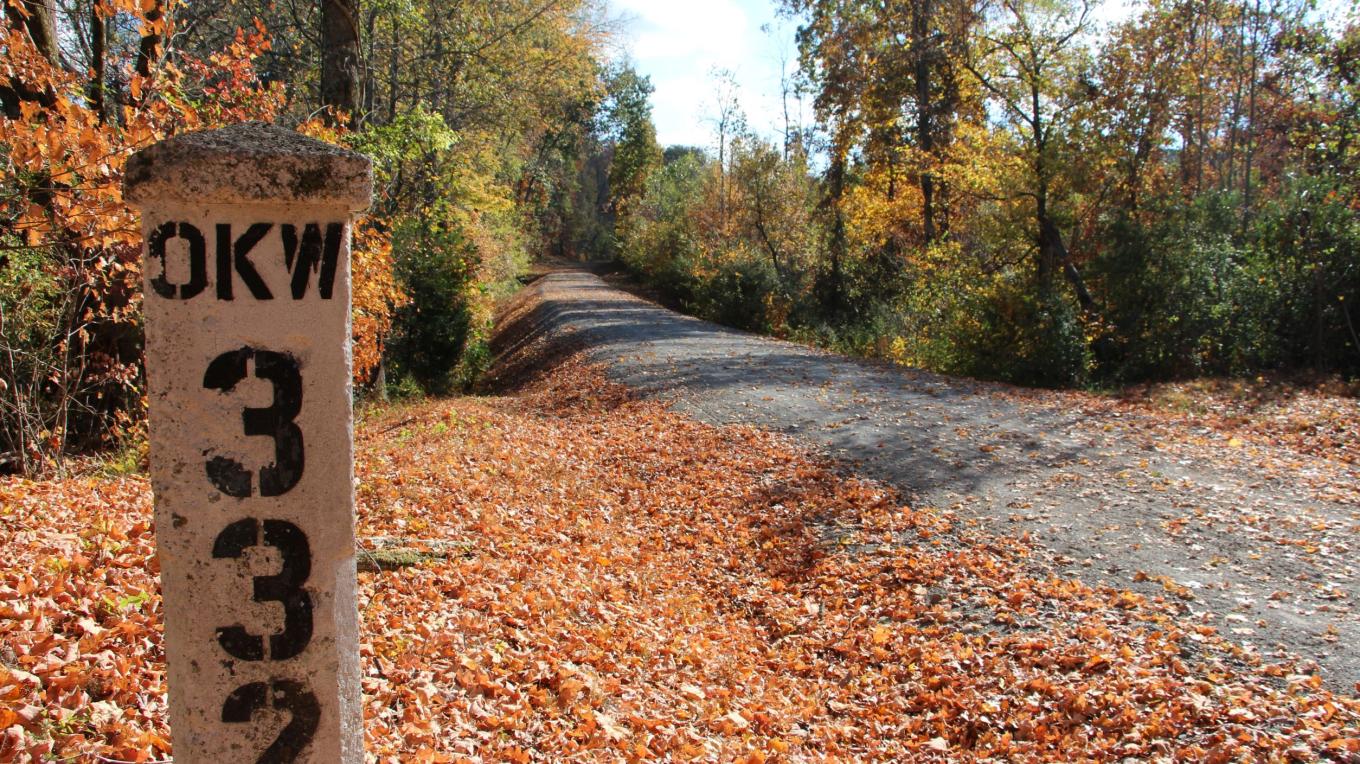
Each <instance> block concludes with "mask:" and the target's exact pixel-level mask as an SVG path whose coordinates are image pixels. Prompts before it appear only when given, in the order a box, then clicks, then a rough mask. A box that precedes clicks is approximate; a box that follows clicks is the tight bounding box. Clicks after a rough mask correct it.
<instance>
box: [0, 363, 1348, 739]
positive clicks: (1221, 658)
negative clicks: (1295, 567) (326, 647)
mask: <svg viewBox="0 0 1360 764" xmlns="http://www.w3.org/2000/svg"><path fill="white" fill-rule="evenodd" d="M358 474H359V478H360V482H359V488H358V498H359V533H360V537H361V539H391V538H400V539H403V540H404V543H409V544H412V545H414V546H415V547H416V548H419V547H420V544H421V540H425V542H426V543H428V544H429V545H430V546H431V547H434V546H437V547H438V548H439V550H441V553H440V554H439V555H431V556H429V557H428V558H427V559H425V560H423V561H421V562H420V563H419V564H413V565H404V566H401V567H397V568H396V569H393V570H385V571H380V572H366V573H362V574H361V575H360V587H361V592H360V607H361V614H362V647H361V660H362V666H363V692H364V715H365V737H366V744H367V748H368V752H369V759H370V760H373V761H380V762H411V761H414V762H454V761H511V762H515V761H521V762H524V761H558V760H567V759H571V760H598V761H647V760H677V761H683V760H695V761H746V762H763V761H849V760H856V761H891V760H911V761H932V760H934V761H958V760H977V761H986V760H993V761H1085V760H1089V761H1099V760H1120V759H1130V760H1154V761H1155V760H1162V761H1179V760H1197V761H1223V762H1228V761H1241V760H1267V761H1316V760H1320V759H1330V760H1335V761H1357V760H1360V699H1357V698H1356V697H1354V696H1352V697H1343V696H1341V695H1338V694H1335V693H1332V692H1329V691H1327V690H1326V689H1324V688H1323V687H1322V682H1321V679H1320V677H1319V676H1317V675H1316V674H1314V673H1309V672H1308V671H1307V670H1306V669H1307V666H1306V664H1296V663H1294V662H1291V661H1288V660H1285V661H1279V662H1275V663H1267V662H1262V661H1261V659H1259V658H1258V657H1256V655H1255V654H1254V653H1252V652H1249V651H1244V650H1242V649H1241V648H1239V647H1237V646H1235V645H1234V644H1233V643H1232V642H1231V641H1229V640H1225V639H1223V638H1221V637H1220V635H1219V634H1218V633H1217V632H1216V631H1215V630H1214V629H1213V628H1211V627H1209V626H1206V625H1204V624H1200V623H1192V622H1182V621H1180V620H1178V618H1177V616H1176V609H1175V608H1174V607H1171V606H1170V604H1169V603H1164V602H1161V601H1158V600H1156V599H1151V598H1148V597H1146V596H1144V595H1139V594H1136V593H1132V592H1127V591H1121V590H1117V589H1111V588H1092V587H1090V586H1087V585H1085V584H1082V583H1081V582H1079V581H1077V580H1073V579H1068V578H1061V577H1056V576H1052V575H1045V574H1039V575H1036V574H1035V572H1034V571H1035V570H1036V568H1034V567H1033V566H1031V565H1030V564H1029V561H1028V557H1029V554H1030V550H1029V548H1028V547H1027V544H1026V543H1025V542H1024V541H1023V540H1019V539H1014V538H1005V537H1000V536H993V535H985V534H983V533H981V532H978V531H975V530H972V529H969V528H964V527H961V526H962V524H956V523H953V522H952V521H951V517H950V516H949V515H948V514H947V513H942V512H940V511H937V510H933V509H927V508H920V509H913V508H911V507H908V506H905V505H904V504H903V503H902V502H901V500H900V499H899V497H898V496H896V495H895V494H894V493H893V492H892V491H890V490H888V489H886V488H884V487H883V486H881V485H878V484H875V483H872V482H868V481H865V480H861V479H857V478H855V477H854V476H851V475H847V474H845V473H844V472H843V471H842V470H840V469H839V468H838V467H837V466H836V465H835V464H833V463H830V462H828V461H825V460H822V459H820V458H817V457H814V456H812V455H809V454H808V453H807V452H805V451H804V450H802V449H800V448H799V447H796V446H795V445H794V444H792V443H791V442H790V441H788V440H786V439H784V438H782V437H780V436H777V435H774V434H770V433H766V432H762V431H758V430H755V429H751V428H744V427H725V428H715V427H711V426H707V425H703V424H700V423H697V422H695V421H693V420H690V419H687V418H685V417H682V416H679V415H677V414H674V413H671V412H669V411H668V410H666V409H665V408H664V407H663V406H661V405H659V404H656V403H651V402H645V401H640V400H636V399H634V398H632V397H631V396H630V395H629V394H628V393H626V392H625V391H624V390H623V389H622V388H619V387H617V386H614V385H611V384H609V383H607V382H606V381H605V380H604V379H603V377H602V375H601V374H600V373H599V372H598V370H596V369H593V368H591V367H588V366H586V365H585V364H584V363H582V362H581V361H580V360H579V359H567V360H565V361H564V362H562V363H560V364H559V365H557V366H556V367H555V369H554V370H553V371H551V372H549V373H546V374H542V375H540V376H538V377H537V378H536V379H534V380H532V381H531V382H528V383H527V384H525V385H524V386H523V387H522V388H521V389H520V390H519V391H518V392H517V394H515V395H513V396H502V397H487V398H457V399H449V400H439V401H426V402H421V403H416V404H408V405H401V406H394V407H392V408H390V409H387V410H382V411H378V412H375V413H371V414H369V415H368V416H366V417H365V418H364V420H363V421H362V423H361V425H360V427H359V428H358ZM150 509H151V499H150V489H149V486H148V483H147V481H146V480H144V479H142V478H138V477H121V478H100V477H93V476H83V477H75V478H68V479H63V480H47V481H27V480H20V479H6V480H4V481H3V482H0V544H3V548H4V549H5V550H6V557H5V560H4V562H3V563H2V564H0V565H2V567H0V616H2V619H0V759H3V760H7V761H10V760H12V761H41V760H47V759H53V758H57V759H64V758H79V757H81V756H85V757H87V758H93V757H94V756H95V755H98V756H104V757H106V758H110V759H122V760H127V761H148V760H156V759H162V758H165V757H166V756H168V755H170V754H171V749H170V742H169V740H170V730H169V728H168V723H167V719H166V706H165V684H164V664H163V661H164V656H163V654H162V652H161V631H160V614H161V610H160V608H161V604H160V596H159V588H158V582H157V573H156V571H157V568H156V560H155V548H154V533H153V528H152V523H151V515H150Z"/></svg>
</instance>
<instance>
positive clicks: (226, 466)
mask: <svg viewBox="0 0 1360 764" xmlns="http://www.w3.org/2000/svg"><path fill="white" fill-rule="evenodd" d="M371 186H372V169H371V165H370V163H369V161H368V159H367V158H365V157H363V156H361V155H359V154H355V153H352V152H349V151H344V150H342V149H338V148H336V147H334V146H330V145H328V144H325V143H321V142H319V141H315V140H312V139H310V138H305V137H303V136H300V135H298V134H297V133H294V132H292V131H290V130H286V129H283V128H280V127H274V126H271V125H266V124H263V123H247V124H242V125H236V126H234V127H228V128H225V129H222V130H213V131H208V132H201V133H193V134H187V135H182V136H179V137H176V138H172V139H170V140H168V141H165V142H163V143H160V144H158V145H156V146H153V147H151V148H149V149H147V150H145V151H142V152H140V153H139V154H137V155H136V156H134V157H132V158H131V159H130V160H129V161H128V166H127V175H126V181H125V194H126V198H127V200H128V201H129V202H130V203H131V204H133V205H135V206H137V207H138V208H139V209H141V211H142V220H143V230H144V232H145V236H146V250H145V257H144V261H143V262H144V265H143V267H144V271H145V274H144V279H145V297H144V299H145V303H144V305H145V316H146V337H147V346H146V357H147V378H148V389H149V400H150V428H151V481H152V487H153V489H154V491H155V504H156V510H155V514H156V539H157V544H158V549H159V557H160V566H161V582H162V591H163V593H164V614H165V615H164V618H165V644H166V657H167V660H168V662H169V682H170V723H171V729H172V732H173V735H174V746H175V761H176V762H177V764H209V763H211V764H219V763H220V762H233V763H235V762H292V761H298V762H316V763H317V764H321V763H322V762H324V763H325V764H330V763H331V762H343V763H345V764H351V763H357V762H360V761H362V759H363V720H362V712H361V708H360V701H359V651H358V610H357V606H356V601H355V568H354V484H353V472H354V465H353V462H354V457H353V437H352V417H351V413H350V394H351V389H350V258H349V242H350V217H351V215H352V214H353V213H355V212H357V211H360V210H363V209H366V208H367V207H368V204H369V194H370V190H371Z"/></svg>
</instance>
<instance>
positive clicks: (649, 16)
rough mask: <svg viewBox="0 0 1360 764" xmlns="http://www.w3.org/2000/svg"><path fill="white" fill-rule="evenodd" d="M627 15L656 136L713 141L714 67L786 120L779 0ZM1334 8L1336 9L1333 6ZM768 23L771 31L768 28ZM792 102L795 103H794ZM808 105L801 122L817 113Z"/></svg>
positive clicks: (1124, 4)
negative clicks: (647, 84) (649, 89)
mask: <svg viewBox="0 0 1360 764" xmlns="http://www.w3.org/2000/svg"><path fill="white" fill-rule="evenodd" d="M608 3H609V8H610V11H611V15H614V16H616V17H619V18H620V19H621V20H622V21H623V26H624V32H623V35H622V39H621V40H620V42H621V43H622V48H623V50H624V52H625V53H626V54H627V55H628V56H629V57H630V58H631V59H632V61H633V63H634V65H635V66H636V67H637V69H638V71H640V72H641V73H643V74H646V75H648V76H650V77H651V78H652V85H653V86H654V87H655V88H656V92H655V93H654V94H653V95H652V104H653V113H652V117H653V119H654V120H655V122H656V131H657V140H658V141H659V142H660V143H661V145H663V146H669V145H674V144H687V145H692V146H705V147H709V148H712V147H713V145H714V144H715V142H716V139H715V138H714V136H713V125H712V117H713V113H714V111H715V108H714V107H715V101H714V95H713V77H712V71H713V69H714V68H718V67H721V68H726V69H730V70H732V72H733V73H734V74H735V75H736V80H737V83H738V86H739V93H738V96H739V98H740V100H741V105H742V107H743V109H744V110H745V112H746V117H747V122H748V124H749V125H750V126H751V127H752V128H754V129H755V130H756V131H757V132H759V133H762V134H764V135H766V136H769V137H771V138H773V137H774V136H776V135H779V134H780V133H781V131H782V129H783V128H782V126H783V111H782V107H781V105H780V97H779V82H780V60H781V54H782V58H783V59H784V61H785V65H786V66H787V67H788V70H789V71H790V72H792V71H794V70H795V69H796V68H797V50H796V48H795V45H794V42H793V35H794V31H795V30H796V29H797V24H796V23H795V22H794V21H792V20H790V19H781V18H778V16H777V14H776V12H775V6H776V0H608ZM1133 4H1134V0H1104V2H1101V3H1099V4H1098V5H1097V7H1096V8H1095V9H1094V12H1093V17H1094V19H1095V20H1096V21H1097V22H1098V23H1100V24H1106V23H1108V22H1110V21H1113V20H1117V19H1119V18H1122V17H1123V16H1125V15H1126V14H1127V13H1128V10H1127V9H1128V8H1129V7H1130V6H1132V5H1133ZM1351 4H1353V0H1323V2H1322V5H1323V6H1324V8H1326V9H1327V10H1324V11H1323V13H1324V14H1325V15H1329V16H1333V17H1339V16H1340V15H1341V12H1340V11H1339V9H1340V8H1343V7H1346V6H1347V5H1351ZM1328 11H1330V13H1329V12H1328ZM764 25H768V26H769V27H770V31H769V32H766V31H762V26H764ZM791 108H796V107H793V106H791ZM810 110H811V106H810V105H805V106H804V112H805V114H804V118H803V122H805V123H807V122H810V121H811V113H810Z"/></svg>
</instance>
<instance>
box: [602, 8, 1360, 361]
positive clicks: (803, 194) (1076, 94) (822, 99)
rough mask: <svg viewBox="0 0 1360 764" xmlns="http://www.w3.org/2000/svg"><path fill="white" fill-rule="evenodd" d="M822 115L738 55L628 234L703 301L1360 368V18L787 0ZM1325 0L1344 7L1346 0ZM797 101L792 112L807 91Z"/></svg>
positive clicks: (1048, 348) (711, 307) (933, 346)
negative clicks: (750, 99)
mask: <svg viewBox="0 0 1360 764" xmlns="http://www.w3.org/2000/svg"><path fill="white" fill-rule="evenodd" d="M783 8H784V10H785V11H786V12H787V13H788V14H790V15H791V16H792V17H793V18H795V19H796V20H798V22H799V23H800V27H799V31H798V35H797V43H798V48H799V53H800V63H801V67H800V76H799V77H798V78H797V79H796V80H794V81H792V82H790V83H788V85H787V86H786V88H785V97H786V99H793V98H799V97H802V96H804V95H805V96H806V97H808V98H809V99H810V100H811V101H812V104H813V105H814V107H815V115H816V122H815V124H814V125H811V126H802V125H798V124H796V123H795V122H792V121H791V122H789V123H787V124H785V125H784V126H783V128H784V129H783V137H782V139H781V140H779V141H776V142H773V143H772V142H770V141H767V140H765V139H763V138H761V137H759V136H758V135H757V134H755V133H754V132H752V131H750V130H748V129H746V128H745V127H744V125H743V121H742V119H741V112H740V108H739V104H738V103H737V102H736V100H735V98H734V96H733V90H732V88H731V87H730V83H727V82H724V81H722V80H720V81H719V82H717V83H715V92H716V94H717V96H716V98H717V104H716V106H715V107H713V108H711V109H710V113H711V116H712V117H713V121H714V124H715V125H716V126H717V127H718V130H717V132H718V133H719V136H718V151H717V152H716V156H714V154H713V152H703V151H697V150H683V149H673V150H669V151H667V152H666V154H665V156H664V158H662V157H661V155H660V152H659V151H658V152H655V156H656V157H658V158H657V160H656V162H655V164H654V166H652V167H651V168H649V169H648V171H647V172H646V177H645V181H644V182H642V183H640V184H639V187H640V188H641V190H640V191H639V192H638V193H636V195H635V196H634V197H632V198H630V199H627V200H623V201H622V202H618V203H616V207H618V208H620V209H622V210H623V211H624V213H625V214H623V215H622V216H621V217H620V218H619V220H618V221H617V226H616V231H617V234H618V247H619V253H620V255H621V257H622V258H623V259H624V261H625V262H626V263H627V264H629V265H630V266H631V267H632V268H633V269H634V270H636V271H637V272H638V273H640V274H642V275H643V276H644V277H645V278H647V279H649V280H650V281H652V282H653V283H654V284H656V285H657V286H659V287H660V288H662V289H663V290H665V291H666V292H668V293H669V294H670V295H671V296H672V297H673V298H675V299H678V300H681V301H683V302H684V303H686V304H687V305H689V306H690V307H691V308H692V309H693V310H695V311H696V312H698V313H700V314H702V315H704V316H707V317H711V318H714V319H716V320H719V321H723V322H726V323H729V324H732V325H735V326H739V327H743V328H748V329H753V330H757V331H763V332H770V333H774V334H777V335H781V336H788V337H792V338H796V339H802V340H808V341H813V342H816V343H819V344H823V345H828V346H832V347H836V348H840V349H844V350H848V351H851V352H855V353H860V354H865V355H873V356H879V357H885V358H891V359H894V360H897V361H900V362H903V363H908V364H912V365H918V366H923V367H927V368H932V369H937V370H942V371H947V372H955V373H962V374H968V375H974V376H983V377H990V378H998V379H1004V380H1010V381H1015V382H1020V383H1028V384H1039V385H1058V386H1067V385H1084V384H1100V385H1107V384H1120V383H1127V382H1134V381H1140V380H1153V379H1167V378H1175V377H1185V376H1191V375H1203V374H1237V373H1244V372H1249V371H1255V370H1263V369H1284V370H1313V371H1317V372H1326V373H1344V374H1348V375H1355V374H1357V373H1360V335H1357V329H1360V311H1358V310H1357V309H1356V307H1355V306H1356V303H1357V302H1360V183H1358V182H1357V180H1358V178H1357V169H1360V147H1358V146H1357V141H1356V139H1357V130H1360V102H1358V101H1357V94H1358V93H1360V90H1358V82H1360V27H1357V25H1356V23H1355V21H1354V19H1353V18H1352V19H1351V20H1350V21H1346V20H1344V19H1341V18H1336V17H1335V16H1334V17H1332V18H1330V19H1327V18H1324V17H1323V14H1322V13H1320V12H1318V11H1317V9H1316V8H1315V4H1314V3H1311V2H1307V0H1150V1H1149V2H1144V3H1142V4H1141V6H1140V7H1138V8H1136V9H1134V11H1133V12H1132V13H1131V14H1130V15H1129V16H1128V17H1127V18H1126V19H1125V20H1123V21H1121V22H1119V23H1117V24H1115V25H1114V26H1113V27H1112V28H1110V29H1108V30H1103V29H1101V28H1099V27H1098V26H1097V25H1096V24H1095V23H1094V22H1093V20H1092V16H1091V11H1092V8H1091V7H1090V6H1088V5H1084V4H1083V3H1081V2H1074V0H889V1H888V2H872V3H869V2H857V1H855V0H784V3H783ZM1327 8H1328V9H1330V10H1331V11H1333V12H1334V13H1335V12H1336V10H1337V8H1336V4H1335V3H1333V4H1330V5H1328V6H1327ZM797 111H798V110H797V109H786V113H795V114H796V113H797Z"/></svg>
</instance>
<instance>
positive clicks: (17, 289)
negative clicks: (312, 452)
mask: <svg viewBox="0 0 1360 764" xmlns="http://www.w3.org/2000/svg"><path fill="white" fill-rule="evenodd" d="M21 6H22V7H26V6H23V4H21V3H11V4H10V10H9V11H8V18H10V19H19V20H22V19H24V18H27V17H25V16H23V13H22V12H21V10H20V8H21ZM159 9H160V6H159V5H158V4H141V3H136V2H99V3H96V4H95V6H94V8H93V10H92V11H91V12H90V18H91V19H93V20H102V21H103V22H106V23H114V22H117V24H119V25H120V26H121V27H122V28H124V29H131V30H136V32H137V35H138V36H137V37H136V38H133V39H135V40H138V41H141V42H145V41H148V40H163V39H164V38H167V37H169V36H170V33H172V32H173V25H172V20H173V15H171V16H166V15H164V14H163V13H160V11H159ZM104 34H106V35H107V33H104ZM51 44H52V43H51V41H44V40H43V38H41V37H40V36H39V37H37V38H35V37H34V36H33V35H32V34H31V32H30V31H29V30H27V28H26V27H25V25H24V24H23V23H19V22H15V23H11V24H10V25H9V26H7V27H6V38H5V43H4V55H3V58H0V66H2V67H3V69H2V70H0V76H3V77H4V78H5V80H6V81H7V82H9V83H11V87H9V88H8V89H7V93H8V94H9V97H8V98H7V99H6V109H12V110H13V111H14V113H12V114H10V115H8V116H6V117H5V118H3V119H0V145H3V146H4V147H5V150H6V161H5V162H4V163H3V165H0V188H3V189H4V195H3V196H2V197H0V246H3V247H4V250H3V251H4V252H5V254H4V256H3V259H2V260H0V284H2V285H3V289H2V290H0V292H2V293H0V311H3V312H2V313H0V341H2V342H3V350H4V351H5V352H3V353H0V359H3V360H0V437H2V438H3V442H0V454H3V455H4V459H5V461H6V462H7V463H6V464H5V465H4V466H5V467H7V468H10V469H13V468H16V467H18V468H22V469H24V470H26V471H30V472H31V471H35V470H39V469H42V468H44V467H51V466H54V465H56V464H59V463H60V461H61V459H62V458H63V456H64V455H65V454H66V453H67V452H69V451H78V450H82V449H88V448H91V447H100V446H109V445H114V444H117V443H118V442H120V441H121V440H123V439H124V438H125V437H126V436H127V435H129V434H130V433H133V432H135V431H136V430H137V428H139V427H140V425H141V421H142V409H143V405H144V404H143V401H142V387H141V385H142V371H141V319H140V315H139V311H140V292H141V278H142V277H141V263H140V260H141V227H140V223H139V220H138V218H137V216H136V214H135V213H134V211H133V210H132V209H130V208H129V207H128V206H127V205H126V204H124V202H123V198H122V173H123V165H124V162H125V161H126V160H127V158H128V157H129V156H130V155H131V154H132V153H134V152H135V151H137V150H138V149H142V148H145V147H147V146H150V145H152V144H153V143H155V142H157V141H159V140H163V139H164V138H167V137H169V136H171V135H174V134H176V133H180V132H185V131H191V130H200V129H207V128H211V127H215V126H220V125H224V124H231V123H235V122H240V121H244V120H250V119H263V120H271V119H274V118H275V117H277V116H278V115H279V114H280V111H281V109H282V107H283V95H284V94H283V89H282V87H281V85H279V84H278V83H273V84H267V83H265V82H263V81H262V80H261V78H260V76H259V73H258V71H257V70H256V68H255V64H256V62H257V61H258V60H259V59H260V57H261V56H264V55H266V54H267V53H268V52H269V50H270V47H271V44H270V41H269V38H268V36H267V34H266V31H265V29H264V27H263V25H261V24H260V23H259V22H258V21H257V22H256V23H255V24H254V25H253V26H249V27H247V28H244V29H237V30H236V33H235V35H234V38H233V39H232V40H231V41H230V42H229V43H228V44H226V45H225V46H224V47H222V48H221V49H219V50H215V51H213V52H210V53H206V54H204V55H203V56H201V57H197V56H194V55H192V54H191V53H189V52H186V51H175V52H174V55H173V56H170V55H169V54H168V53H167V52H166V51H165V50H164V46H163V44H162V43H158V42H150V43H148V45H150V47H149V48H147V49H146V51H149V54H145V52H144V51H143V49H142V48H141V47H133V46H131V44H129V45H128V47H126V48H120V49H118V50H115V51H113V52H112V53H111V54H110V55H109V59H108V60H107V61H104V60H101V61H100V64H99V65H100V66H101V67H105V66H109V65H110V64H112V66H111V67H110V71H107V72H106V73H105V75H104V77H102V78H95V77H92V76H91V74H90V73H89V72H81V71H77V70H75V69H74V68H72V67H71V66H69V65H62V63H61V62H62V58H61V56H59V55H57V52H56V51H54V50H53V48H52V47H50V46H51ZM325 137H328V138H329V139H331V140H335V141H342V140H344V136H343V135H342V134H341V133H338V132H334V131H332V132H331V133H329V134H327V135H326V136H325ZM354 274H355V284H356V287H355V320H354V327H355V347H356V351H355V374H356V376H357V377H359V378H360V379H361V380H363V379H367V378H368V376H369V374H370V372H371V371H372V369H373V368H374V367H375V366H376V365H377V363H378V356H379V353H380V342H381V338H382V337H383V336H385V334H386V333H387V332H388V331H389V329H390V324H391V319H390V313H391V309H392V306H393V305H394V304H396V303H398V302H399V301H400V299H401V296H400V292H399V290H397V288H396V286H395V285H394V283H393V281H392V273H391V253H390V242H389V239H388V238H387V236H386V235H385V234H383V233H381V232H380V231H378V230H376V229H372V228H364V229H361V231H360V234H359V235H358V237H357V241H356V246H355V257H354Z"/></svg>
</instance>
